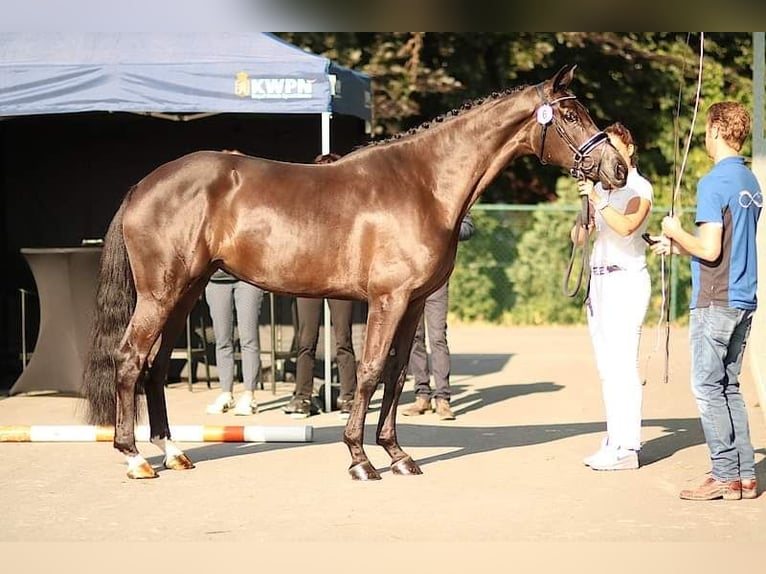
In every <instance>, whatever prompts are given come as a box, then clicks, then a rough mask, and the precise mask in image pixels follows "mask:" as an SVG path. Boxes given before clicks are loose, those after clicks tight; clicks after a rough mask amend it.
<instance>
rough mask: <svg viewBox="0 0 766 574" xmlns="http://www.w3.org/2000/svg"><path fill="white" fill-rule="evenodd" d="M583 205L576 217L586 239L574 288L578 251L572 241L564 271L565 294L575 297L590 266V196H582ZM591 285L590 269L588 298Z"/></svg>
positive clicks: (577, 225)
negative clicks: (573, 275) (573, 273)
mask: <svg viewBox="0 0 766 574" xmlns="http://www.w3.org/2000/svg"><path fill="white" fill-rule="evenodd" d="M577 179H578V181H579V180H580V179H582V176H578V178H577ZM581 199H582V207H581V208H580V211H579V212H578V214H577V218H576V219H575V227H582V228H583V229H584V230H585V240H584V241H583V244H582V265H581V266H580V272H579V273H578V274H577V281H576V283H575V285H574V288H573V289H571V290H570V289H569V283H570V282H571V279H572V268H573V267H574V260H575V255H576V253H577V244H576V243H574V242H573V243H572V252H571V253H570V255H569V263H568V265H567V270H566V273H564V285H563V289H564V294H565V295H566V296H567V297H574V296H575V295H577V293H578V291H580V287H581V286H582V278H583V275H584V273H585V269H586V268H587V267H588V261H589V258H590V228H589V227H588V222H589V221H590V203H589V202H588V196H587V195H584V196H582V198H581ZM589 287H590V270H588V274H587V275H586V277H585V298H586V299H587V298H588V289H589Z"/></svg>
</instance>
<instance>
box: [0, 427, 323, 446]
mask: <svg viewBox="0 0 766 574" xmlns="http://www.w3.org/2000/svg"><path fill="white" fill-rule="evenodd" d="M170 434H171V436H172V437H173V441H174V442H312V441H313V440H314V427H312V426H209V425H178V426H173V425H171V427H170ZM113 440H114V427H111V426H96V425H19V426H0V442H112V441H113ZM136 440H137V441H139V442H148V441H149V426H148V425H139V426H137V427H136Z"/></svg>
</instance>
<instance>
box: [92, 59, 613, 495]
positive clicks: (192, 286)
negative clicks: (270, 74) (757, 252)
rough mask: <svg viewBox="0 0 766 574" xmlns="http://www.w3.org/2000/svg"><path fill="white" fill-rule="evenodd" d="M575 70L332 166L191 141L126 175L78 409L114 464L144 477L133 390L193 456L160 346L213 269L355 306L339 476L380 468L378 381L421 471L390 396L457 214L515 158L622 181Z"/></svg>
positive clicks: (405, 469) (399, 454)
mask: <svg viewBox="0 0 766 574" xmlns="http://www.w3.org/2000/svg"><path fill="white" fill-rule="evenodd" d="M573 73H574V66H566V67H564V68H562V69H561V70H560V71H559V72H558V73H557V74H556V75H555V76H553V78H551V79H550V80H547V81H545V82H542V83H540V84H538V85H535V86H525V87H522V88H519V89H516V90H514V91H510V92H505V93H502V94H495V95H493V96H491V97H488V98H486V99H484V100H482V101H477V102H474V103H473V104H470V105H466V106H464V109H463V110H461V111H459V112H457V113H451V114H448V115H447V116H446V117H442V118H437V121H436V122H434V123H432V124H431V125H430V126H421V127H420V128H419V129H416V130H413V131H412V132H411V133H408V134H406V135H404V136H403V137H400V138H396V139H393V140H391V141H387V142H382V143H378V144H372V145H368V146H366V147H364V148H361V149H358V150H356V151H354V152H352V153H350V154H349V155H347V156H345V157H344V158H342V159H340V160H339V161H337V162H335V163H332V164H328V165H309V164H305V165H304V164H291V163H284V162H278V161H269V160H265V159H259V158H254V157H248V156H244V155H236V154H231V153H221V152H209V151H204V152H196V153H192V154H189V155H186V156H184V157H181V158H179V159H177V160H174V161H171V162H169V163H167V164H165V165H162V166H160V167H158V168H157V169H155V170H154V171H153V172H152V173H150V174H149V175H148V176H146V177H145V178H144V179H143V180H141V181H140V182H139V183H138V184H137V185H136V186H134V187H133V188H132V189H131V190H130V192H129V193H128V194H127V196H126V197H125V199H124V201H123V203H122V205H121V206H120V208H119V210H118V211H117V214H116V215H115V217H114V219H113V221H112V223H111V225H110V227H109V230H108V232H107V235H106V237H105V243H104V251H103V254H102V262H101V272H100V277H99V286H98V294H97V305H96V307H97V310H96V317H95V323H94V328H93V341H92V348H91V351H90V356H89V360H88V365H87V367H86V372H85V378H84V393H85V396H86V398H87V400H88V406H89V418H90V422H91V423H93V424H100V425H108V424H114V425H115V435H114V446H115V448H117V449H118V450H119V451H120V452H122V453H123V454H125V455H126V457H127V462H128V476H129V477H131V478H153V477H155V476H157V475H156V473H155V471H154V469H153V468H152V467H151V466H150V465H149V464H148V463H147V462H146V460H145V459H144V458H143V457H142V456H141V455H140V454H139V452H138V450H137V449H136V443H135V437H134V424H135V418H136V414H137V406H136V398H137V397H136V391H137V388H140V386H143V388H144V390H145V394H146V406H147V409H148V413H149V423H150V428H151V431H150V434H151V441H152V442H153V443H154V444H155V445H157V446H158V447H159V448H161V449H162V450H163V451H164V453H165V466H166V467H168V468H173V469H187V468H193V466H194V465H193V464H192V462H191V461H190V460H189V458H188V457H187V456H186V455H185V454H184V453H183V452H182V451H181V450H180V449H179V448H178V447H176V446H175V445H174V444H173V443H172V442H171V440H170V439H171V437H170V430H169V423H168V418H167V409H166V405H165V392H164V382H165V379H166V376H167V371H168V365H169V357H170V352H171V347H172V346H173V344H174V342H175V341H176V340H177V339H178V337H179V335H180V333H181V331H182V329H183V326H184V322H185V318H186V315H187V314H188V313H189V311H190V310H191V308H192V307H193V305H194V303H195V301H197V299H198V298H199V296H200V294H201V293H202V291H203V289H204V287H205V284H206V283H207V281H208V279H209V277H210V275H211V274H212V273H213V272H214V271H215V270H216V269H217V268H223V269H225V270H227V271H229V272H230V273H232V274H234V275H236V276H237V277H239V278H240V279H243V280H245V281H248V282H250V283H252V284H254V285H257V286H259V287H261V288H262V289H265V290H268V291H273V292H275V293H280V294H287V295H294V296H316V297H332V298H346V299H358V300H366V301H367V302H368V305H369V314H368V320H367V331H366V337H365V344H364V350H363V352H362V356H361V359H360V361H359V368H358V385H357V390H356V396H355V398H354V406H353V409H352V412H351V415H350V417H349V419H348V422H347V424H346V428H345V431H344V433H343V440H344V442H345V443H346V445H347V447H348V449H349V451H350V453H351V466H350V468H349V472H350V474H351V476H352V477H353V478H355V479H363V480H369V479H378V478H380V475H379V473H378V471H377V470H376V469H375V468H374V467H373V466H372V464H371V463H370V461H369V460H368V458H367V455H366V453H365V451H364V449H363V433H364V423H365V418H366V415H367V410H368V408H369V404H370V398H371V397H372V394H373V392H374V391H375V389H376V388H377V386H378V384H379V383H380V382H381V381H382V383H383V385H384V396H383V400H382V406H381V412H380V419H379V421H378V426H377V432H376V439H377V443H378V444H379V445H381V446H382V447H383V448H384V449H385V450H386V451H387V452H388V454H389V455H390V457H391V470H392V472H394V473H396V474H420V473H421V470H420V468H419V466H418V465H417V463H416V462H415V461H414V460H412V459H411V458H410V457H409V456H408V455H407V453H405V452H404V450H402V448H401V447H400V446H399V442H398V440H397V436H396V408H397V404H398V402H399V396H400V394H401V391H402V387H403V385H404V379H405V374H406V367H407V359H408V357H409V351H410V346H411V344H412V339H413V336H414V332H415V327H416V324H417V321H418V319H419V317H420V315H421V313H422V312H423V305H424V301H425V298H426V297H427V296H428V295H429V294H430V293H432V292H433V291H434V290H436V289H437V288H438V287H439V286H440V285H441V284H442V283H444V281H445V280H446V279H447V278H448V276H449V275H450V273H451V272H452V268H453V265H454V262H455V253H456V250H457V236H458V230H459V226H460V222H461V220H462V218H463V216H464V214H465V213H466V212H467V211H468V209H469V208H470V207H471V206H472V205H473V204H474V203H475V202H476V201H477V199H478V198H479V196H480V195H481V193H482V192H483V191H484V189H485V188H486V187H487V185H488V184H489V183H490V182H491V181H492V180H493V179H494V178H495V177H496V176H497V175H498V173H499V172H500V171H501V170H502V169H503V168H504V167H505V166H506V165H508V163H509V162H511V161H513V160H514V159H515V158H517V157H519V156H521V155H528V154H534V155H536V156H537V157H538V158H539V159H540V160H541V161H542V162H544V163H545V162H550V163H554V164H557V165H559V166H561V167H564V168H568V169H570V170H571V171H572V173H575V174H577V175H578V176H580V177H588V178H590V179H593V180H600V181H602V182H603V183H604V184H606V185H608V186H610V187H615V186H616V187H621V186H622V185H623V184H624V182H625V177H626V174H627V167H626V165H625V163H624V162H623V160H622V159H621V158H620V155H619V154H618V153H617V151H616V150H615V149H614V148H613V147H612V146H611V145H610V144H609V143H608V141H607V140H606V137H605V136H604V134H603V133H602V132H600V131H599V130H598V129H597V128H596V126H595V125H594V123H593V121H592V120H591V118H590V116H589V114H588V111H587V110H586V109H585V107H584V106H583V105H582V104H581V103H580V102H579V101H578V100H577V99H576V98H575V96H574V95H572V94H571V93H570V92H569V90H568V87H569V84H570V82H571V80H572V77H573ZM563 240H564V239H563V238H562V241H563Z"/></svg>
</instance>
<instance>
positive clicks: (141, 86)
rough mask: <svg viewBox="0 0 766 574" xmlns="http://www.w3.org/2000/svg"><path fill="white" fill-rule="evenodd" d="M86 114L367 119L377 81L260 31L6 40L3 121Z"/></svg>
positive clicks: (0, 57)
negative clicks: (343, 116)
mask: <svg viewBox="0 0 766 574" xmlns="http://www.w3.org/2000/svg"><path fill="white" fill-rule="evenodd" d="M87 111H110V112H114V111H122V112H166V113H206V112H238V113H321V112H332V111H335V112H338V113H343V114H348V115H353V116H357V117H360V118H362V119H365V120H369V119H370V117H371V97H370V80H369V77H368V76H366V75H364V74H360V73H357V72H354V71H352V70H349V69H348V68H343V67H341V66H338V65H336V64H334V63H333V62H331V61H330V60H329V59H327V58H325V57H323V56H318V55H316V54H311V53H308V52H305V51H303V50H301V49H299V48H296V47H295V46H292V45H291V44H288V43H286V42H284V41H282V40H281V39H279V38H277V37H276V36H273V35H271V34H267V33H262V32H252V33H247V32H236V33H204V32H200V33H193V34H191V33H161V32H151V33H144V32H138V33H134V32H96V33H94V32H65V33H55V32H54V33H46V34H32V33H15V32H2V33H0V116H15V115H33V114H57V113H72V112H87Z"/></svg>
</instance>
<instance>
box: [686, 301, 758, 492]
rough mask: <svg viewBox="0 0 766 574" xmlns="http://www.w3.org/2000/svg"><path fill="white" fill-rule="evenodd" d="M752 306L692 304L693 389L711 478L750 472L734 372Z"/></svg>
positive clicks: (742, 475)
mask: <svg viewBox="0 0 766 574" xmlns="http://www.w3.org/2000/svg"><path fill="white" fill-rule="evenodd" d="M752 318H753V311H751V310H744V309H735V308H733V307H715V306H710V307H705V308H697V309H692V310H691V313H690V323H689V336H690V339H691V358H692V392H693V393H694V397H695V398H696V400H697V408H698V409H699V412H700V420H701V422H702V430H703V431H704V433H705V440H706V441H707V445H708V448H709V449H710V460H711V463H712V473H711V474H712V476H713V478H715V479H716V480H735V479H738V478H754V477H755V460H754V458H755V455H754V453H753V445H752V443H751V442H750V429H749V428H748V422H747V409H746V407H745V402H744V400H743V399H742V394H741V393H740V389H739V374H740V371H741V370H742V358H743V356H744V354H745V345H746V343H747V338H748V335H749V334H750V326H751V324H752Z"/></svg>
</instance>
